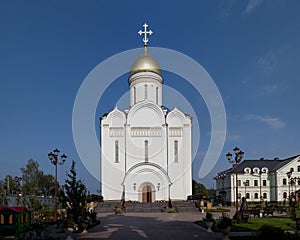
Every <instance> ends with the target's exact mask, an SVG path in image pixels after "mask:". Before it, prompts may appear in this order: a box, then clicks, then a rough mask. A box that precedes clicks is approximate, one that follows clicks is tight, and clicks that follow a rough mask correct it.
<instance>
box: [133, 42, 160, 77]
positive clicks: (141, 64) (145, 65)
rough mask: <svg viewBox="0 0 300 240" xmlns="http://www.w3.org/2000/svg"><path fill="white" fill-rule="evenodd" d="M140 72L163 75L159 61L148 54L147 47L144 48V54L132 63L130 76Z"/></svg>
mask: <svg viewBox="0 0 300 240" xmlns="http://www.w3.org/2000/svg"><path fill="white" fill-rule="evenodd" d="M138 72H153V73H156V74H158V75H159V76H162V72H161V68H160V66H159V64H158V62H157V61H156V60H155V59H154V58H153V57H152V56H150V55H149V54H148V52H147V47H145V48H144V53H143V55H142V56H140V57H138V58H137V59H136V60H135V61H134V62H133V64H132V65H131V69H130V76H132V75H133V74H135V73H138Z"/></svg>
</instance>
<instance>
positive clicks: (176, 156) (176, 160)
mask: <svg viewBox="0 0 300 240" xmlns="http://www.w3.org/2000/svg"><path fill="white" fill-rule="evenodd" d="M174 162H176V163H178V141H177V140H175V141H174Z"/></svg>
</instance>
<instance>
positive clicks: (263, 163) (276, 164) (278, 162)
mask: <svg viewBox="0 0 300 240" xmlns="http://www.w3.org/2000/svg"><path fill="white" fill-rule="evenodd" d="M299 156H300V155H296V156H293V157H289V158H286V159H279V158H274V159H263V158H261V159H259V160H244V161H242V162H241V163H239V164H238V167H237V173H244V169H245V168H247V167H248V168H251V169H253V168H255V167H257V168H259V169H262V168H263V167H266V168H268V170H269V172H275V171H277V170H278V169H280V168H281V167H283V166H284V165H286V164H288V163H289V162H291V161H292V160H294V159H295V158H297V157H299ZM233 172H234V168H233V167H231V168H229V169H226V170H225V171H222V172H219V173H218V175H217V176H221V175H222V174H227V173H233Z"/></svg>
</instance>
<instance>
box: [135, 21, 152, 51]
mask: <svg viewBox="0 0 300 240" xmlns="http://www.w3.org/2000/svg"><path fill="white" fill-rule="evenodd" d="M143 27H144V31H142V30H140V31H138V34H140V35H142V34H144V38H143V42H144V46H147V44H148V41H149V38H147V34H149V35H152V33H153V32H152V31H151V30H149V31H147V27H148V24H147V23H145V24H144V25H143Z"/></svg>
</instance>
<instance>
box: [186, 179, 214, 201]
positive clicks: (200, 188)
mask: <svg viewBox="0 0 300 240" xmlns="http://www.w3.org/2000/svg"><path fill="white" fill-rule="evenodd" d="M192 193H193V195H194V194H198V193H201V194H202V196H205V197H213V196H215V195H216V190H214V189H206V187H205V186H204V185H203V184H201V183H198V182H196V181H195V180H193V181H192Z"/></svg>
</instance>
